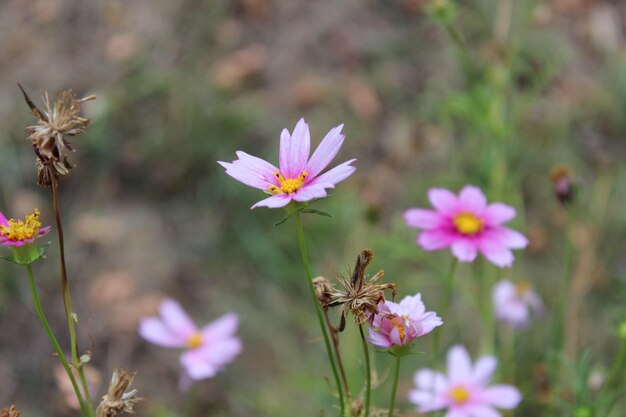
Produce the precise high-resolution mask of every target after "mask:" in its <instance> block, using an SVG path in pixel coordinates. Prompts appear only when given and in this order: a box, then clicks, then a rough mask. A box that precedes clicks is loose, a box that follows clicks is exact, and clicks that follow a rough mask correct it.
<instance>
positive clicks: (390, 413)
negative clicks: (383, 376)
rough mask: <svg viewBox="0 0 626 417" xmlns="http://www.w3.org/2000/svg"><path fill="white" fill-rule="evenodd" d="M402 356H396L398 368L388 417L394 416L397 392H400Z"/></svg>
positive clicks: (395, 373) (392, 388)
mask: <svg viewBox="0 0 626 417" xmlns="http://www.w3.org/2000/svg"><path fill="white" fill-rule="evenodd" d="M400 359H401V357H400V356H396V366H395V369H394V372H393V386H392V387H391V399H390V402H389V414H387V416H388V417H392V416H393V410H394V409H395V408H396V392H397V391H398V379H399V378H400Z"/></svg>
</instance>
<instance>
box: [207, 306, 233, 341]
mask: <svg viewBox="0 0 626 417" xmlns="http://www.w3.org/2000/svg"><path fill="white" fill-rule="evenodd" d="M238 327H239V317H238V316H237V314H235V313H228V314H225V315H223V316H222V317H220V318H218V319H217V320H215V321H214V322H213V323H210V324H208V325H206V326H204V327H203V328H202V335H203V336H204V339H205V340H207V341H209V342H210V341H211V340H216V339H221V338H224V337H229V336H232V335H233V334H235V332H236V331H237V328H238Z"/></svg>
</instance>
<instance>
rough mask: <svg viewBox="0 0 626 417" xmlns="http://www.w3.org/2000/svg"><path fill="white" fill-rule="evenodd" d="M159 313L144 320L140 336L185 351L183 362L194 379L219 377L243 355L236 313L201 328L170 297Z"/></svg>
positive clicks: (157, 343) (140, 327) (163, 303)
mask: <svg viewBox="0 0 626 417" xmlns="http://www.w3.org/2000/svg"><path fill="white" fill-rule="evenodd" d="M159 314H160V317H147V318H144V319H142V320H141V323H140V324H139V334H140V335H141V336H142V337H143V338H144V339H146V340H148V341H149V342H152V343H154V344H156V345H159V346H163V347H168V348H180V349H185V351H184V352H183V354H182V355H181V357H180V363H181V365H182V366H183V367H184V369H185V371H186V373H187V375H189V377H191V378H192V379H204V378H211V377H213V376H215V374H217V373H218V372H219V371H221V370H222V369H223V368H224V366H225V365H226V364H228V363H230V362H232V361H233V360H234V358H235V357H236V356H237V355H238V354H239V353H240V352H241V348H242V346H241V341H240V340H239V338H238V337H237V336H236V335H235V332H236V331H237V327H238V326H239V318H238V317H237V315H236V314H234V313H229V314H225V315H224V316H222V317H220V318H219V319H217V320H215V321H214V322H213V323H210V324H208V325H206V326H204V327H202V328H201V329H199V328H198V327H196V325H195V324H194V323H193V321H192V320H191V319H190V318H189V316H188V315H187V313H185V311H184V310H183V309H182V307H181V306H180V305H179V304H178V303H177V302H176V301H174V300H172V299H169V298H168V299H165V300H163V302H162V303H161V306H160V307H159Z"/></svg>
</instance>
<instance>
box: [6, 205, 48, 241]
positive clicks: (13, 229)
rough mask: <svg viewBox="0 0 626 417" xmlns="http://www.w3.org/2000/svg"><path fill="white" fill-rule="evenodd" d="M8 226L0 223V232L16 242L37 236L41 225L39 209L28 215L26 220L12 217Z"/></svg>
mask: <svg viewBox="0 0 626 417" xmlns="http://www.w3.org/2000/svg"><path fill="white" fill-rule="evenodd" d="M8 222H9V225H8V226H3V225H0V234H1V235H2V236H4V237H5V238H7V239H9V240H13V241H15V242H18V241H21V240H26V239H30V238H32V237H36V236H37V234H38V233H39V228H40V227H41V222H39V210H37V209H35V211H34V212H33V214H29V215H28V216H26V219H25V220H15V219H10V220H9V221H8Z"/></svg>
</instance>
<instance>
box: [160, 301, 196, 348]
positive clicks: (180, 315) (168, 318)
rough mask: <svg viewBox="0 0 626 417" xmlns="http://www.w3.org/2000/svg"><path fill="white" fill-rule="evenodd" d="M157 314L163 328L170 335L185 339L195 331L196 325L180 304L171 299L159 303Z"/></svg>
mask: <svg viewBox="0 0 626 417" xmlns="http://www.w3.org/2000/svg"><path fill="white" fill-rule="evenodd" d="M159 313H160V315H161V317H162V319H163V323H164V324H165V326H167V328H168V329H169V330H170V332H171V333H172V334H174V335H176V336H178V337H181V338H183V339H187V338H188V337H190V336H191V335H193V334H194V333H195V332H196V331H197V328H196V325H195V324H194V323H193V321H191V319H190V318H189V316H188V315H187V313H185V311H184V310H183V309H182V307H181V306H180V304H178V303H177V302H176V301H174V300H172V299H171V298H166V299H165V300H163V302H161V306H160V307H159Z"/></svg>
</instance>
